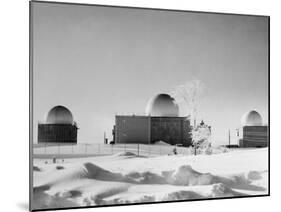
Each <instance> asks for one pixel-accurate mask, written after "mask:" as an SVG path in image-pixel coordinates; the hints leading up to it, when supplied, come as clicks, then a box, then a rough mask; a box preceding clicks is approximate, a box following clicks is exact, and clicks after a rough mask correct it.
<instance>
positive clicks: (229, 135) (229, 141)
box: [228, 130, 230, 148]
mask: <svg viewBox="0 0 281 212" xmlns="http://www.w3.org/2000/svg"><path fill="white" fill-rule="evenodd" d="M228 148H230V130H228Z"/></svg>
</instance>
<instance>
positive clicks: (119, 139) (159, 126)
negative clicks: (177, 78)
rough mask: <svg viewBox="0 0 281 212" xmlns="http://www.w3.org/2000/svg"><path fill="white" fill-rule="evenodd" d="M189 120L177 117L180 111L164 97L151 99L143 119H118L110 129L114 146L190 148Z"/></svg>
mask: <svg viewBox="0 0 281 212" xmlns="http://www.w3.org/2000/svg"><path fill="white" fill-rule="evenodd" d="M190 131H191V127H190V120H189V117H179V108H178V105H177V104H176V103H175V101H174V99H173V98H171V97H170V96H169V95H167V94H159V95H157V96H156V97H154V98H152V99H151V100H150V101H149V102H148V104H147V107H146V115H145V116H136V115H130V116H129V115H127V116H124V115H117V116H116V117H115V126H114V128H113V140H114V143H142V144H153V143H155V142H157V141H164V142H166V143H169V144H172V145H174V144H182V145H184V146H189V145H191V136H190Z"/></svg>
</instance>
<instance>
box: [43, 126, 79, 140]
mask: <svg viewBox="0 0 281 212" xmlns="http://www.w3.org/2000/svg"><path fill="white" fill-rule="evenodd" d="M49 142H50V143H77V127H76V126H75V125H71V124H38V143H49Z"/></svg>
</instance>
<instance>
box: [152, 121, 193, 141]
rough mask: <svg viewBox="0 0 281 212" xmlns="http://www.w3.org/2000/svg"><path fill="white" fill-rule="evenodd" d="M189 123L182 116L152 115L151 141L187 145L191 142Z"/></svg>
mask: <svg viewBox="0 0 281 212" xmlns="http://www.w3.org/2000/svg"><path fill="white" fill-rule="evenodd" d="M189 125H190V124H189V120H187V119H186V118H183V117H152V118H151V142H152V143H154V142H156V141H165V142H167V143H169V144H172V145H174V144H184V145H186V146H189V145H190V144H191V139H190V136H189V134H188V132H189V130H190V128H189Z"/></svg>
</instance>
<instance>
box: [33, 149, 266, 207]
mask: <svg viewBox="0 0 281 212" xmlns="http://www.w3.org/2000/svg"><path fill="white" fill-rule="evenodd" d="M45 161H46V159H34V169H33V170H34V172H33V174H34V202H33V203H34V208H35V209H40V208H58V207H62V208H63V207H74V206H89V205H91V206H95V205H109V204H125V203H137V202H155V201H174V200H186V199H201V198H216V197H233V196H246V195H262V194H267V193H268V178H267V177H268V149H267V148H263V149H238V150H234V151H230V152H227V153H220V154H212V155H196V156H194V155H189V156H186V155H169V156H168V155H165V156H158V157H138V156H137V155H136V154H133V153H130V152H124V153H122V154H120V153H118V154H115V155H111V156H99V157H88V158H85V157H84V158H69V159H65V160H64V162H62V161H60V160H58V163H56V164H53V163H48V164H45Z"/></svg>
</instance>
